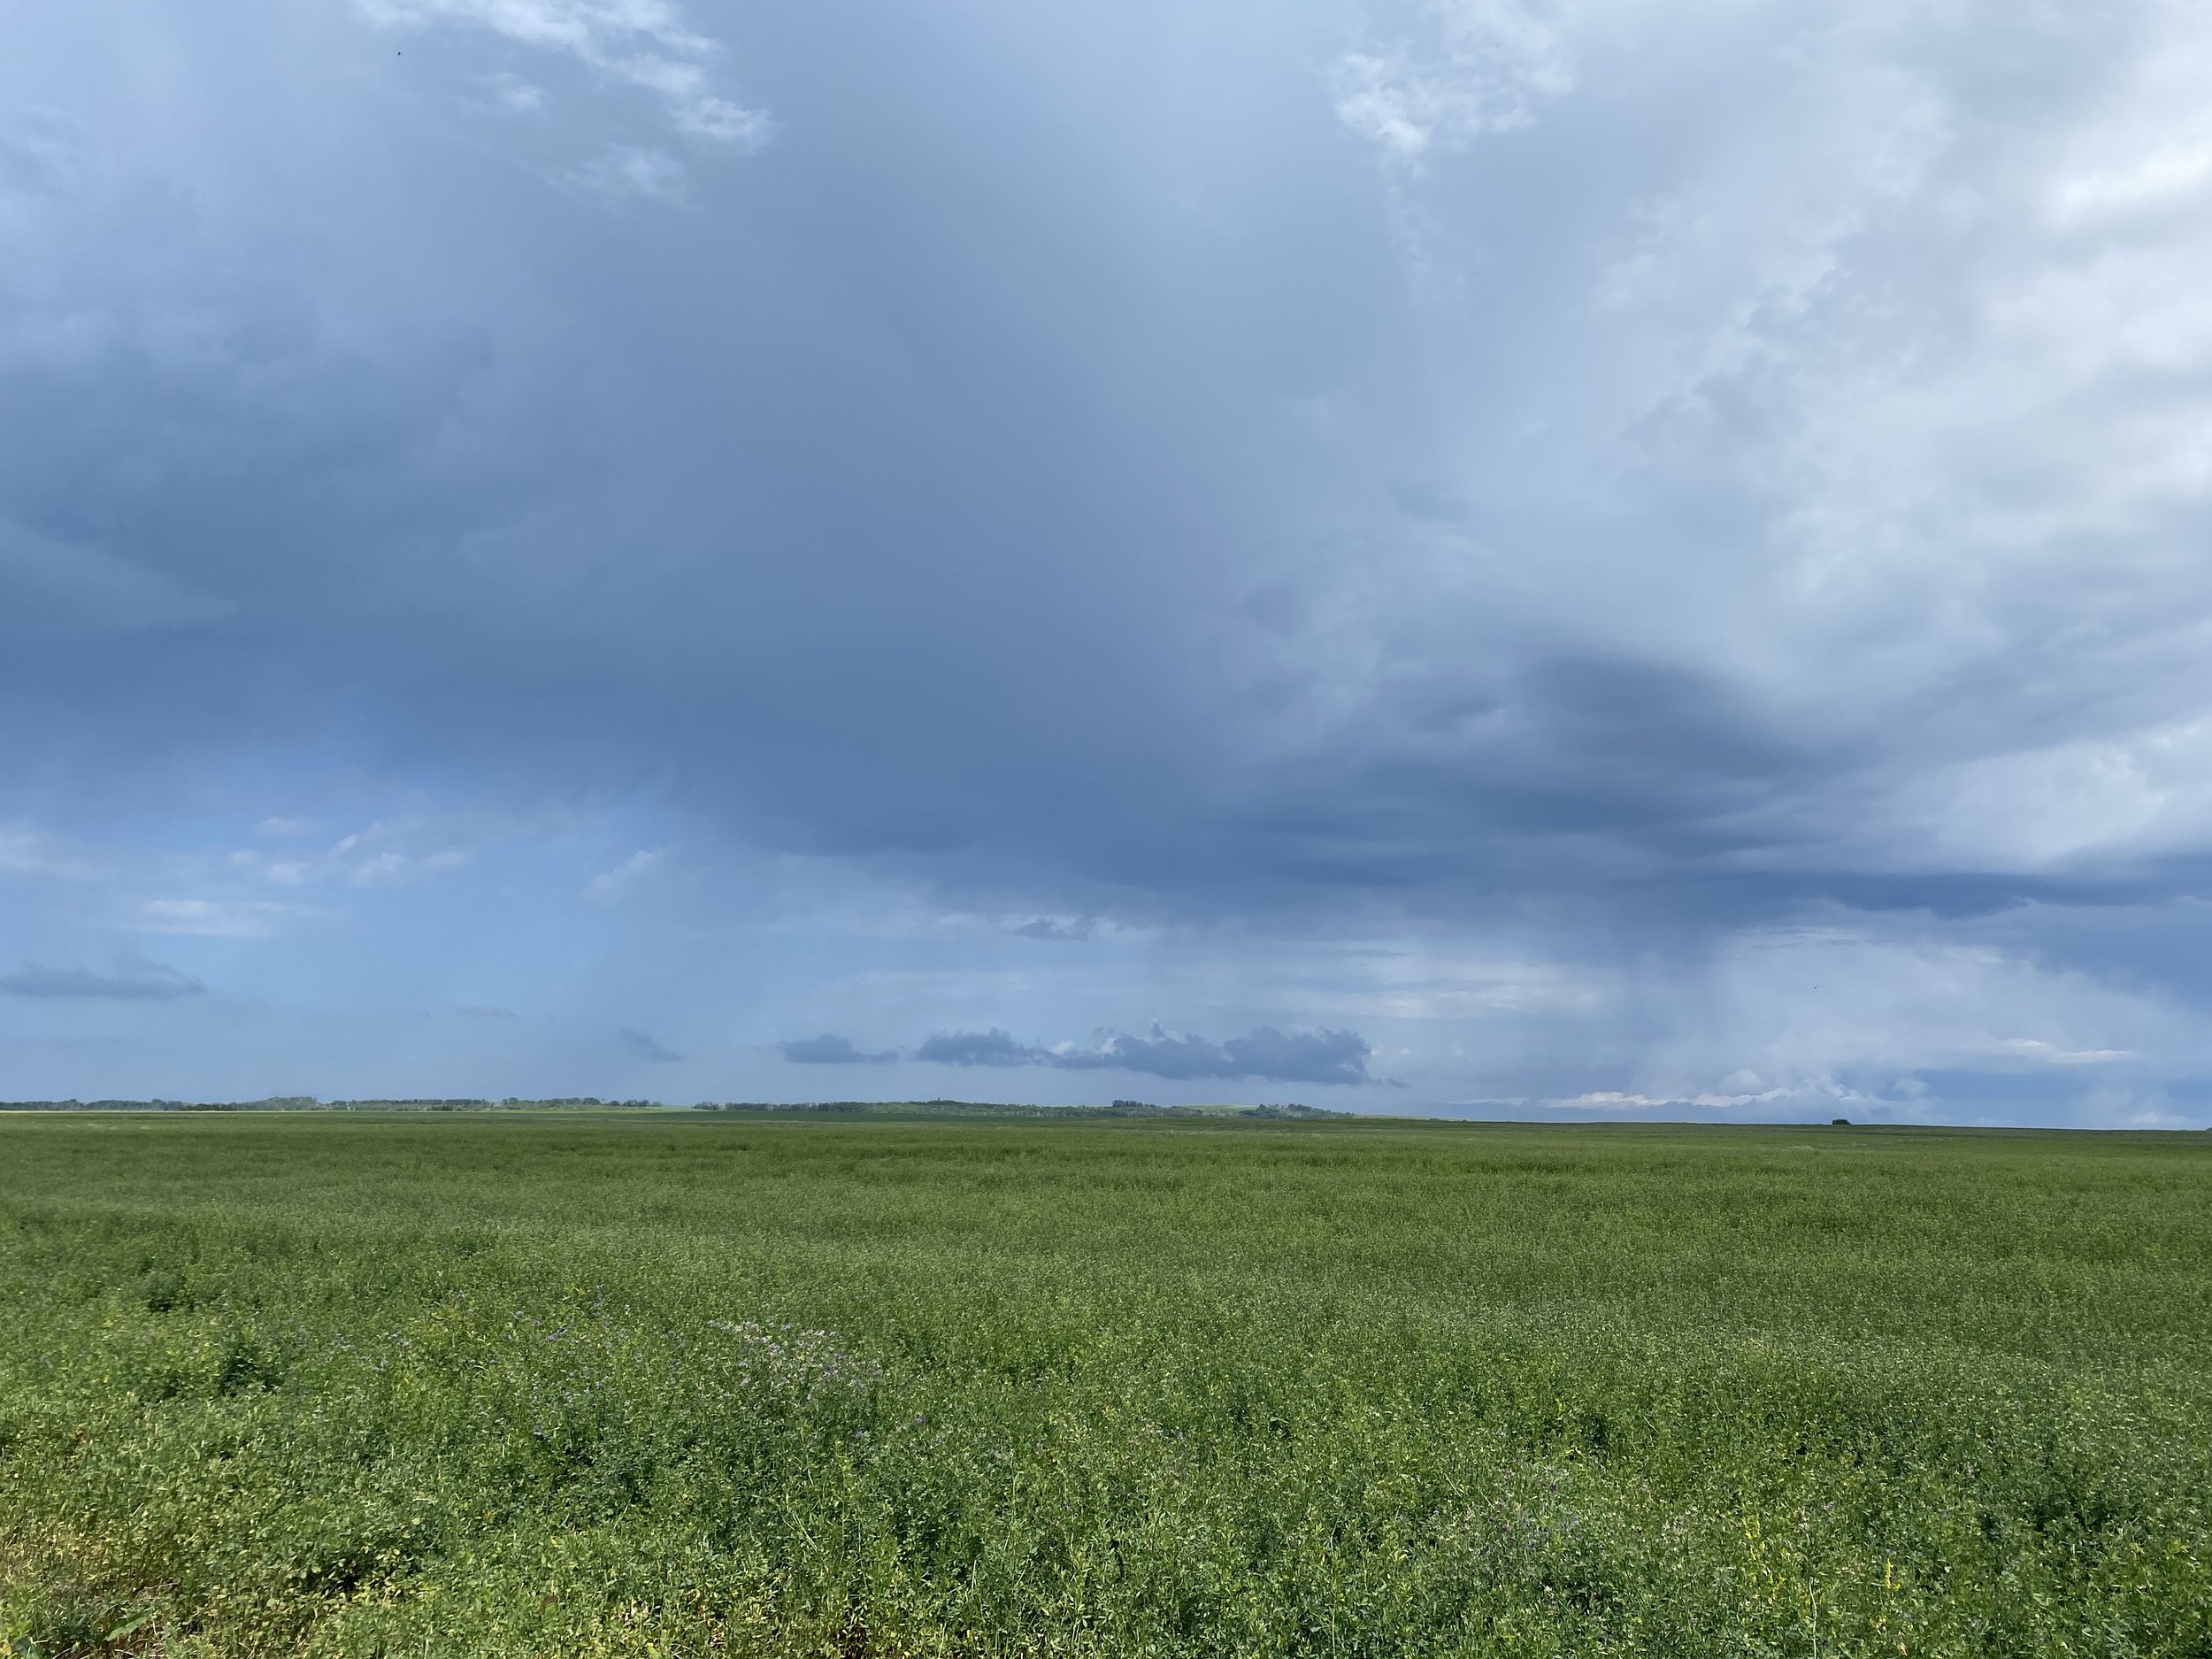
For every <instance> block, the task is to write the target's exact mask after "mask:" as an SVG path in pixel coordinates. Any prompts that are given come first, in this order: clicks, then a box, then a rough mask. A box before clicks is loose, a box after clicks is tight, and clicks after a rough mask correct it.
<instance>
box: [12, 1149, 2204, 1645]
mask: <svg viewBox="0 0 2212 1659" xmlns="http://www.w3.org/2000/svg"><path fill="white" fill-rule="evenodd" d="M2208 1494H2212V1136H2206V1135H2198V1136H2194V1137H2191V1136H2185V1135H2149V1134H2144V1135H2104V1136H2094V1137H2091V1136H2081V1135H2061V1134H2036V1133H1942V1132H1908V1131H1895V1132H1893V1131H1869V1130H1860V1129H1828V1128H1822V1129H1816V1130H1793V1129H1792V1130H1781V1129H1778V1130H1745V1129H1692V1128H1659V1127H1653V1128H1642V1127H1618V1128H1601V1127H1579V1126H1578V1127H1508V1126H1486V1125H1338V1124H1292V1125H1276V1124H1266V1125H1263V1124H1256V1123H1250V1122H1240V1121H1238V1120H1235V1119H1206V1120H1198V1121H1190V1120H1183V1121H1174V1122H1159V1121H1149V1122H1148V1121H1137V1122H1128V1123H1113V1122H1094V1123H1088V1124H1064V1125H1040V1124H1035V1123H1025V1122H1010V1123H992V1122H980V1121H963V1122H942V1123H933V1122H918V1123H902V1122H897V1121H882V1120H865V1119H863V1120H857V1121H850V1122H807V1121H770V1120H765V1119H761V1118H747V1117H744V1116H741V1115H719V1114H715V1115H708V1114H700V1115H697V1116H695V1117H685V1116H675V1115H671V1116H666V1117H653V1118H647V1117H633V1118H596V1119H595V1118H561V1117H530V1116H522V1115H507V1116H502V1117H492V1116H483V1117H468V1116H450V1117H443V1116H442V1117H437V1118H412V1119H403V1118H361V1117H345V1118H330V1117H304V1116H303V1117H286V1116H274V1115H261V1116H251V1117H239V1116H228V1115H208V1116H196V1115H195V1116H181V1115H180V1116H171V1117H154V1116H137V1117H132V1116H123V1115H117V1116H112V1117H99V1116H80V1115H62V1114H53V1115H40V1116H36V1117H33V1116H28V1115H26V1116H23V1117H16V1118H8V1119H0V1642H4V1643H12V1651H13V1652H15V1653H18V1654H23V1655H32V1654H36V1655H64V1654H89V1653H97V1652H117V1653H123V1652H129V1653H146V1654H151V1653H161V1654H165V1655H217V1654H220V1655H258V1654H272V1655H273V1654H287V1655H289V1654H316V1655H322V1654H330V1655H339V1654H395V1655H396V1654H417V1655H419V1654H431V1655H449V1654H451V1655H473V1654H484V1655H493V1654H497V1655H527V1654H547V1655H554V1654H557V1655H587V1654H703V1653H718V1652H727V1653H738V1654H761V1655H795V1654H819V1655H839V1656H840V1659H854V1656H856V1655H1017V1654H1021V1655H1028V1654H1038V1655H1044V1654H1056V1655H1058V1654H1064V1655H1090V1654H1095V1655H1147V1654H1153V1655H1402V1654H1403V1655H1411V1654H1497V1655H1547V1654H1563V1655H1564V1654H1572V1655H1586V1654H1589V1655H1595V1654H1621V1655H1629V1654H1634V1655H1695V1656H1696V1659H1710V1656H1712V1655H1898V1654H1906V1655H1914V1654H1928V1655H1936V1654H1956V1655H1969V1654H1970V1655H2064V1654H2078V1655H2174V1656H2180V1655H2197V1656H2199V1659H2201V1656H2203V1655H2212V1519H2208Z"/></svg>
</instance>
